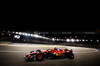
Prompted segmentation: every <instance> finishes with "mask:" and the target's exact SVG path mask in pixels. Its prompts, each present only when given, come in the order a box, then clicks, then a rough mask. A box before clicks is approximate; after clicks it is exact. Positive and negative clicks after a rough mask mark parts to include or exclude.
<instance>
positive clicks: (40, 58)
mask: <svg viewBox="0 0 100 66" xmlns="http://www.w3.org/2000/svg"><path fill="white" fill-rule="evenodd" d="M36 60H38V61H41V60H43V54H42V53H39V54H37V55H36Z"/></svg>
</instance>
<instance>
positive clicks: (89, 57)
mask: <svg viewBox="0 0 100 66" xmlns="http://www.w3.org/2000/svg"><path fill="white" fill-rule="evenodd" d="M54 47H57V48H61V49H64V48H68V49H72V50H73V51H74V52H73V53H74V55H75V58H74V59H68V58H65V59H53V60H52V59H44V60H43V61H26V60H25V58H24V55H25V54H28V53H29V52H30V51H31V50H37V49H41V50H46V49H48V48H51V49H53V48H54ZM0 66H100V50H99V49H95V48H85V47H72V46H61V45H42V44H33V45H30V44H28V45H27V44H13V45H12V44H9V45H8V44H0Z"/></svg>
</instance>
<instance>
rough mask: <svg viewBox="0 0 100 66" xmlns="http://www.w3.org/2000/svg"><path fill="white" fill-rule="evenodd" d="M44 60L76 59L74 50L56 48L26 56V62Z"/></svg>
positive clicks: (32, 52) (37, 51)
mask: <svg viewBox="0 0 100 66" xmlns="http://www.w3.org/2000/svg"><path fill="white" fill-rule="evenodd" d="M44 58H51V59H55V58H69V59H73V58H74V54H73V51H72V50H69V49H64V50H62V49H58V48H54V49H47V50H45V51H41V50H39V49H38V50H36V52H34V51H31V52H30V54H27V55H25V59H26V60H30V59H32V60H43V59H44Z"/></svg>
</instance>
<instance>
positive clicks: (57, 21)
mask: <svg viewBox="0 0 100 66" xmlns="http://www.w3.org/2000/svg"><path fill="white" fill-rule="evenodd" d="M99 14H100V13H99V9H98V4H96V5H95V4H92V5H91V4H90V5H89V4H88V3H87V4H81V3H80V4H79V5H77V4H76V5H71V4H70V5H67V4H66V5H65V4H63V5H60V4H59V5H54V6H53V5H48V6H47V5H41V6H39V5H32V4H30V5H20V4H12V5H11V4H9V5H6V4H3V5H1V12H0V16H1V18H0V30H1V31H2V30H7V31H8V30H11V31H96V30H99V29H100V27H99V22H100V20H99Z"/></svg>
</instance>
